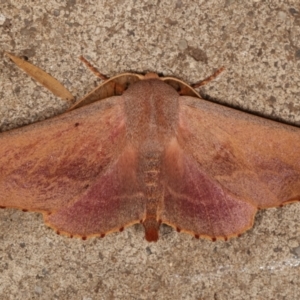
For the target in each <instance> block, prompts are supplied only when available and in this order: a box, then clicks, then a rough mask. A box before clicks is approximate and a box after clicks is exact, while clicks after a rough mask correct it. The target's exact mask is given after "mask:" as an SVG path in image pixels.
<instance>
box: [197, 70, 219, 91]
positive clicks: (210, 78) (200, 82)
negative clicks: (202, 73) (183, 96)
mask: <svg viewBox="0 0 300 300" xmlns="http://www.w3.org/2000/svg"><path fill="white" fill-rule="evenodd" d="M224 70H225V68H224V67H222V68H220V69H218V70H217V71H216V72H214V73H213V74H212V75H210V76H208V77H207V78H205V79H203V80H201V81H199V82H198V83H195V84H192V88H194V89H196V88H198V87H200V86H203V85H206V84H208V83H209V82H211V81H212V80H214V79H215V78H217V77H218V76H219V75H220V74H221V73H222V72H223V71H224Z"/></svg>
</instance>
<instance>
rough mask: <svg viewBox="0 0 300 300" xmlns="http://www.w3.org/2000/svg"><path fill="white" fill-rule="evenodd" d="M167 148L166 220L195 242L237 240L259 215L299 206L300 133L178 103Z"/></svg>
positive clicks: (207, 106) (198, 103) (192, 102)
mask: <svg viewBox="0 0 300 300" xmlns="http://www.w3.org/2000/svg"><path fill="white" fill-rule="evenodd" d="M179 109H180V111H179V127H178V132H177V139H176V140H175V139H174V140H173V141H172V143H170V144H169V145H168V147H167V148H166V160H165V161H166V163H165V174H166V175H165V178H166V181H165V185H166V188H165V189H166V192H165V206H164V209H163V211H162V215H161V219H162V221H163V222H165V223H168V224H170V225H172V226H174V227H178V228H179V229H181V230H183V231H187V232H190V233H192V234H195V235H196V236H204V237H205V236H206V237H210V238H212V239H217V238H224V239H226V238H228V237H231V236H236V235H238V234H240V233H242V232H244V231H245V230H247V229H248V228H250V227H251V226H252V225H253V220H254V216H255V213H256V211H257V209H258V208H267V207H275V206H280V205H283V204H286V203H289V202H293V201H297V200H300V151H299V149H300V129H299V128H296V127H292V126H288V125H284V124H281V123H277V122H274V121H270V120H267V119H263V118H260V117H256V116H252V115H250V114H246V113H243V112H240V111H237V110H234V109H230V108H227V107H223V106H220V105H216V104H214V103H210V102H207V101H204V100H200V99H195V98H191V97H180V105H179Z"/></svg>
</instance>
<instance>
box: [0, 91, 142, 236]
mask: <svg viewBox="0 0 300 300" xmlns="http://www.w3.org/2000/svg"><path fill="white" fill-rule="evenodd" d="M125 126H126V124H125V116H124V111H123V99H122V98H121V97H112V98H109V99H106V100H103V101H101V102H97V103H94V104H92V105H88V106H86V107H83V108H80V109H77V110H74V111H71V112H68V113H66V114H63V115H61V116H59V117H56V118H53V119H50V120H46V121H43V122H40V123H36V124H33V125H29V126H26V127H24V128H21V129H16V130H12V131H9V132H5V133H2V134H1V136H0V206H1V207H13V208H19V209H24V210H29V211H40V212H42V213H44V217H45V219H46V222H47V223H48V224H49V225H50V226H52V227H54V228H55V229H56V230H57V231H59V232H63V233H68V234H70V235H78V236H88V235H95V234H105V233H106V232H108V231H115V230H118V229H120V228H122V227H124V226H126V225H128V224H131V223H135V222H139V220H140V219H141V218H142V217H143V214H144V211H143V209H144V208H143V204H142V203H139V205H137V204H136V202H135V200H136V198H137V197H138V187H137V184H136V181H135V180H136V179H135V169H134V168H135V165H136V153H135V152H134V151H133V150H132V149H131V148H130V147H129V146H126V136H125V134H126V133H125ZM124 172H126V174H127V175H128V174H130V175H128V176H125V175H124V174H125V173H124ZM130 197H131V198H130ZM129 198H130V199H129Z"/></svg>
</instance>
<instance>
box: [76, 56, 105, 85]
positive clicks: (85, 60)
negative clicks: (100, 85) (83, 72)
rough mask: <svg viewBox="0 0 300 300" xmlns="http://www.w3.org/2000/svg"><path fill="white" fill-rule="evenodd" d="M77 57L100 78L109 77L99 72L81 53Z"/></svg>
mask: <svg viewBox="0 0 300 300" xmlns="http://www.w3.org/2000/svg"><path fill="white" fill-rule="evenodd" d="M79 59H80V60H81V61H82V62H83V63H84V64H85V65H86V66H87V67H88V69H90V70H91V71H92V72H93V73H94V74H95V75H96V76H97V77H99V78H100V79H102V80H107V79H109V78H108V77H106V76H105V75H103V74H102V73H100V72H99V71H98V70H97V68H95V67H94V66H93V65H92V64H91V63H90V62H89V61H88V60H87V59H85V58H84V57H83V56H82V55H80V56H79Z"/></svg>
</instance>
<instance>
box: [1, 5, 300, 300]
mask: <svg viewBox="0 0 300 300" xmlns="http://www.w3.org/2000/svg"><path fill="white" fill-rule="evenodd" d="M0 50H1V52H0V53H1V54H0V58H1V59H0V85H1V89H0V99H1V101H0V125H1V129H2V130H8V129H10V128H13V127H16V126H21V125H24V124H26V123H28V122H33V121H36V120H41V119H44V118H47V117H50V116H52V115H55V114H59V113H60V112H62V111H63V110H64V109H66V106H65V104H64V103H63V102H62V101H60V100H59V99H56V98H55V97H54V96H52V95H51V94H50V93H49V92H47V91H46V90H45V89H44V88H42V87H40V86H39V85H38V84H37V83H36V82H34V81H33V80H31V79H30V78H28V76H26V75H25V74H23V73H22V72H21V71H20V70H18V69H17V68H16V67H15V66H14V65H13V64H12V63H11V62H10V61H9V60H8V59H7V58H4V57H3V52H2V50H7V51H11V52H13V53H15V54H16V55H20V56H22V55H23V56H26V57H27V58H28V59H29V61H30V62H32V63H34V64H36V65H38V66H40V67H41V68H43V69H45V70H47V71H48V72H49V73H51V74H52V75H53V76H55V77H56V78H58V79H59V80H61V81H62V82H63V83H64V85H65V86H66V87H68V88H69V89H70V90H71V91H72V93H73V94H74V95H76V96H77V98H80V97H81V96H82V95H84V94H85V93H86V92H88V91H90V90H91V89H92V87H94V86H95V85H96V84H97V83H98V82H99V81H98V80H97V78H95V77H94V76H93V75H92V74H91V73H90V72H89V70H87V69H86V68H85V67H84V66H83V65H82V64H81V63H80V61H79V60H78V59H77V57H78V56H79V55H80V54H83V55H85V56H86V57H87V58H89V59H90V60H91V61H92V62H93V63H94V64H95V65H96V66H97V67H98V68H99V69H100V70H101V71H102V72H103V73H105V74H107V75H108V76H112V75H115V74H118V73H120V72H124V71H137V72H146V71H155V72H158V73H162V74H164V75H173V76H176V77H178V78H181V79H183V80H186V81H187V82H190V83H193V82H197V81H198V80H200V79H203V78H205V77H206V76H208V75H210V74H211V73H212V72H213V71H214V70H215V69H217V68H219V67H221V66H225V67H226V72H225V73H224V74H222V75H221V76H220V77H219V78H218V79H217V80H215V81H214V82H212V83H210V84H209V85H208V86H206V87H204V88H203V89H202V93H203V94H206V95H209V96H210V97H211V98H213V99H215V100H217V101H219V102H220V103H226V104H228V105H232V106H235V107H240V108H243V109H245V110H247V111H253V112H257V113H260V114H263V115H265V116H271V117H273V118H277V119H282V120H286V121H289V122H291V123H294V124H298V125H300V114H299V108H300V81H299V69H300V4H299V1H297V0H291V1H287V0H286V1H263V0H250V1H231V0H224V1H222V0H221V1H220V0H209V1H207V0H206V1H186V0H177V1H171V0H169V1H168V0H158V1H145V0H144V1H136V0H130V1H125V0H109V1H104V0H101V1H91V0H90V1H82V0H68V1H63V0H48V1H25V0H0ZM299 215H300V203H298V204H293V205H290V206H286V207H284V208H281V209H269V210H267V211H261V212H259V213H258V215H257V218H256V222H255V226H254V228H253V229H252V230H249V231H248V232H247V233H245V234H244V235H242V237H240V238H238V239H232V240H230V241H228V242H215V243H213V242H210V241H206V240H196V239H193V238H191V237H190V236H188V235H185V234H179V233H177V232H175V231H173V230H172V229H170V228H169V227H166V226H165V227H163V228H162V230H161V233H160V234H161V239H160V240H159V241H158V242H157V243H155V244H153V243H152V244H149V243H147V242H145V241H144V237H143V235H144V233H143V229H142V228H141V226H134V227H132V228H130V229H127V230H125V231H124V232H122V233H117V234H112V235H109V236H107V237H105V238H104V239H90V240H88V241H81V240H77V239H68V238H65V237H61V236H57V235H56V234H55V233H54V232H53V231H52V230H51V229H48V228H47V227H45V226H44V224H43V221H42V218H41V215H39V214H34V213H23V212H21V211H15V210H1V211H0V241H1V243H0V299H82V300H90V299H93V300H94V299H215V300H216V299H218V300H219V299H231V300H233V299H286V300H287V299H297V298H298V299H299V297H300V287H299V284H300V223H299Z"/></svg>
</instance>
